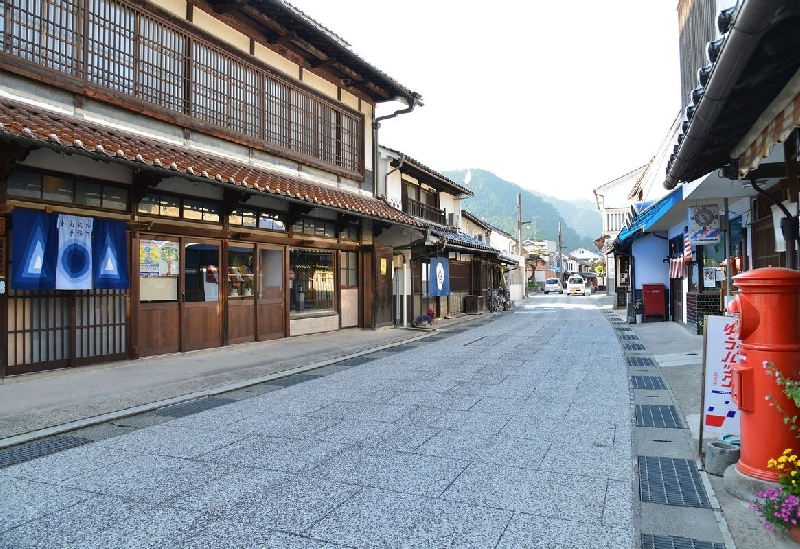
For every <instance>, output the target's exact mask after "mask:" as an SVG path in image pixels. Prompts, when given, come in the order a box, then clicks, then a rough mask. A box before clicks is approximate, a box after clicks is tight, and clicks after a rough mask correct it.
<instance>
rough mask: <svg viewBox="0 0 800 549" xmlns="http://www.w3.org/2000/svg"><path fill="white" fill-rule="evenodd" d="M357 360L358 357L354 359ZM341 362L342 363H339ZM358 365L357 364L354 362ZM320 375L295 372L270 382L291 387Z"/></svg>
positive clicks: (317, 377)
mask: <svg viewBox="0 0 800 549" xmlns="http://www.w3.org/2000/svg"><path fill="white" fill-rule="evenodd" d="M353 360H356V359H353ZM339 364H341V363H339ZM353 366H356V364H353ZM320 377H322V376H320V375H316V374H294V375H291V376H286V377H282V378H279V379H276V380H274V381H270V382H269V383H270V384H272V385H278V386H280V387H291V386H292V385H297V384H298V383H305V382H306V381H311V380H313V379H319V378H320Z"/></svg>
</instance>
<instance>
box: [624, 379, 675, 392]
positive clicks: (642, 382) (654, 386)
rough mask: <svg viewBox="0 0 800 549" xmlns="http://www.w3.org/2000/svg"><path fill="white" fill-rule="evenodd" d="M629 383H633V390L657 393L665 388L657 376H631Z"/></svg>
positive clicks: (662, 381)
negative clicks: (646, 390)
mask: <svg viewBox="0 0 800 549" xmlns="http://www.w3.org/2000/svg"><path fill="white" fill-rule="evenodd" d="M631 381H632V382H633V388H634V389H648V390H651V391H659V390H661V389H666V388H667V386H666V385H664V380H663V379H661V378H660V377H658V376H632V377H631Z"/></svg>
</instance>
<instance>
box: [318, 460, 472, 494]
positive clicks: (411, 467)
mask: <svg viewBox="0 0 800 549" xmlns="http://www.w3.org/2000/svg"><path fill="white" fill-rule="evenodd" d="M466 466H467V462H466V461H464V460H460V459H454V458H447V457H438V456H428V455H422V454H415V453H404V452H393V451H388V450H386V451H380V450H375V451H374V453H373V452H365V451H360V450H353V451H348V452H343V453H342V454H340V455H339V456H336V457H335V458H333V459H331V460H330V461H329V462H328V463H326V464H325V465H324V467H320V468H319V469H317V470H316V472H315V473H316V474H319V475H321V476H324V477H325V478H328V479H330V480H332V481H335V482H342V483H349V484H353V485H359V486H365V487H372V488H381V489H384V490H391V491H394V492H401V493H404V494H416V495H422V496H427V497H437V496H439V495H440V494H441V493H442V492H443V491H444V490H445V489H446V488H447V487H448V486H449V485H450V484H451V483H452V482H453V480H454V479H455V478H456V477H458V475H460V474H461V473H462V471H464V468H465V467H466Z"/></svg>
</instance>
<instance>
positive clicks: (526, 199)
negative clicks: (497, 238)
mask: <svg viewBox="0 0 800 549" xmlns="http://www.w3.org/2000/svg"><path fill="white" fill-rule="evenodd" d="M467 172H471V177H470V179H469V181H468V182H465V177H466V175H467ZM441 173H442V175H444V176H446V177H448V178H450V179H452V180H453V181H455V182H456V183H459V184H461V185H464V186H465V187H467V188H468V189H470V190H471V191H472V192H473V193H475V195H474V196H473V197H471V198H466V199H464V200H463V202H462V207H463V208H464V209H465V210H467V211H468V212H470V213H471V214H473V215H475V216H476V217H478V218H480V219H483V220H484V221H486V222H487V223H489V224H491V225H494V226H495V227H497V228H499V229H502V230H504V231H506V232H507V233H510V234H512V235H514V236H516V235H517V195H518V194H521V195H522V221H531V223H530V224H527V225H523V227H522V238H523V240H525V239H533V238H534V222H533V219H534V216H536V220H535V230H536V238H538V239H544V240H553V241H556V242H557V241H558V222H559V221H561V238H562V242H563V245H564V250H565V251H572V250H574V249H576V248H581V247H583V248H586V249H588V250H595V249H596V247H595V245H594V243H593V240H594V239H595V238H597V237H598V236H599V235H600V231H601V230H602V228H601V227H602V225H601V222H600V214H599V213H598V212H597V211H594V212H592V211H591V210H589V209H587V208H586V207H585V206H583V205H580V206H579V205H573V204H572V203H570V202H566V201H562V200H556V199H554V198H551V197H545V196H544V195H541V194H539V193H534V192H531V191H529V190H527V189H523V188H522V187H520V186H519V185H517V184H516V183H510V182H508V181H505V180H503V179H500V178H499V177H497V176H496V175H494V174H493V173H491V172H488V171H486V170H479V169H469V170H450V171H443V172H441ZM553 202H555V203H556V204H555V205H554V204H553ZM582 202H584V203H585V202H587V201H582ZM575 226H580V227H581V233H579V232H578V231H577V230H576V229H575Z"/></svg>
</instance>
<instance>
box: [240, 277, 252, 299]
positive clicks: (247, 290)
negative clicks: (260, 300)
mask: <svg viewBox="0 0 800 549" xmlns="http://www.w3.org/2000/svg"><path fill="white" fill-rule="evenodd" d="M242 290H243V291H244V294H243V295H245V296H251V295H253V278H252V276H250V277H248V278H245V280H244V282H242Z"/></svg>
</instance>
